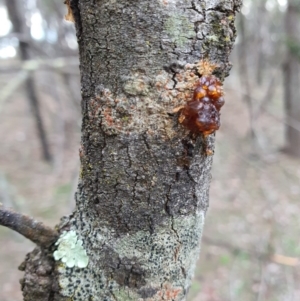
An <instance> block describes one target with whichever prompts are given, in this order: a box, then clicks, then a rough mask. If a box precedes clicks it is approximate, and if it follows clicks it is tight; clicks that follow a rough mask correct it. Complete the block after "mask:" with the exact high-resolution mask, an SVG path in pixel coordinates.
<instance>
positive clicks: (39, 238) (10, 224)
mask: <svg viewBox="0 0 300 301" xmlns="http://www.w3.org/2000/svg"><path fill="white" fill-rule="evenodd" d="M0 225H2V226H5V227H7V228H10V229H12V230H14V231H16V232H18V233H20V234H21V235H23V236H25V237H26V238H28V239H29V240H31V241H32V242H34V243H35V244H37V245H39V246H42V247H49V246H50V245H51V244H52V243H53V242H54V241H55V240H56V238H57V236H58V233H57V232H56V231H55V230H54V229H52V228H50V227H47V226H45V225H44V224H43V223H41V222H38V221H36V220H34V219H33V218H31V217H29V216H27V215H23V214H20V213H17V212H15V211H14V210H12V209H8V208H5V207H3V205H2V204H1V203H0Z"/></svg>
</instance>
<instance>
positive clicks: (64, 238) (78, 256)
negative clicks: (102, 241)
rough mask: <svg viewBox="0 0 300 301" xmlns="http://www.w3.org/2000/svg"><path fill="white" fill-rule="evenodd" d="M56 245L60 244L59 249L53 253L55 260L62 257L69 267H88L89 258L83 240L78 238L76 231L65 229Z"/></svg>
mask: <svg viewBox="0 0 300 301" xmlns="http://www.w3.org/2000/svg"><path fill="white" fill-rule="evenodd" d="M55 245H58V248H57V250H56V251H55V252H54V253H53V257H54V259H55V260H60V259H61V261H62V262H63V263H65V264H66V266H67V267H69V268H72V267H74V266H77V267H79V268H85V267H87V265H88V263H89V258H88V256H87V254H86V250H84V248H83V246H82V240H81V239H78V237H77V235H76V232H75V231H69V232H66V231H64V232H63V233H62V234H61V236H60V237H59V239H58V240H57V242H56V243H55Z"/></svg>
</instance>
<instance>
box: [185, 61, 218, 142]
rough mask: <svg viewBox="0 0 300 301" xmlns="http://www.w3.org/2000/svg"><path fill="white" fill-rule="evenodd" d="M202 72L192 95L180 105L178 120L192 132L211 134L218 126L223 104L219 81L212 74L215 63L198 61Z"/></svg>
mask: <svg viewBox="0 0 300 301" xmlns="http://www.w3.org/2000/svg"><path fill="white" fill-rule="evenodd" d="M199 65H200V67H199V72H200V74H202V76H201V77H200V79H199V80H198V82H197V83H196V87H195V89H194V93H193V97H192V99H191V100H189V101H187V102H186V104H185V105H184V106H183V107H181V110H180V117H179V122H180V123H182V124H183V125H184V126H186V127H187V128H188V129H189V130H190V131H191V132H193V133H199V132H200V133H203V135H204V136H207V135H209V134H212V133H213V132H215V131H216V130H218V129H219V127H220V109H221V107H222V106H223V105H224V93H223V87H222V83H221V81H220V80H219V79H218V78H217V77H216V76H214V75H212V74H211V73H212V71H213V69H214V68H215V67H216V66H215V65H212V64H210V63H209V62H207V61H200V63H199Z"/></svg>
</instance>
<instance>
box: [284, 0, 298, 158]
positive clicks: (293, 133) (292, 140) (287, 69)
mask: <svg viewBox="0 0 300 301" xmlns="http://www.w3.org/2000/svg"><path fill="white" fill-rule="evenodd" d="M299 18H300V4H299V2H298V1H295V0H289V1H288V9H287V12H286V20H285V21H286V22H285V25H286V38H287V40H286V43H287V48H288V49H287V59H286V63H285V65H284V98H285V99H284V101H285V109H286V119H287V122H286V128H285V130H286V148H285V150H286V151H287V152H288V153H289V154H292V155H294V156H297V157H300V132H299V125H300V21H299Z"/></svg>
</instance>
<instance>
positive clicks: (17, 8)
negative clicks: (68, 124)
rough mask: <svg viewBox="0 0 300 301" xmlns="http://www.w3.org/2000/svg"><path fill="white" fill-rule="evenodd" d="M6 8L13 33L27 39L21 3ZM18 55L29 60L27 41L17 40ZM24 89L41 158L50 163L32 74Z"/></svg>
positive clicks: (9, 2) (12, 0)
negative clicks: (22, 35) (33, 122)
mask: <svg viewBox="0 0 300 301" xmlns="http://www.w3.org/2000/svg"><path fill="white" fill-rule="evenodd" d="M6 8H7V11H8V14H9V18H10V20H11V22H12V25H13V30H14V32H15V33H17V34H23V33H25V35H24V36H25V37H26V36H27V38H29V37H28V35H26V33H28V30H26V28H27V26H26V23H25V20H24V16H23V15H22V13H21V11H24V10H25V8H24V6H23V3H21V4H20V3H18V1H16V0H6ZM19 53H20V58H21V60H22V61H26V60H29V59H30V44H29V42H28V41H22V40H19ZM25 88H26V94H27V97H28V100H29V104H30V109H31V111H32V114H33V117H34V120H35V124H36V129H37V134H38V137H39V140H40V143H41V148H42V154H43V158H44V160H46V161H51V154H50V148H49V142H48V138H47V133H46V131H45V126H44V122H43V119H42V115H41V110H40V102H39V99H38V95H37V92H36V89H35V86H34V77H33V74H30V76H29V77H28V78H27V79H26V81H25Z"/></svg>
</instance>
